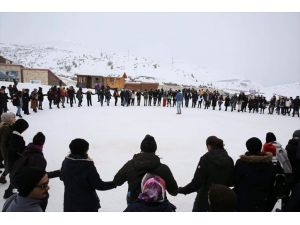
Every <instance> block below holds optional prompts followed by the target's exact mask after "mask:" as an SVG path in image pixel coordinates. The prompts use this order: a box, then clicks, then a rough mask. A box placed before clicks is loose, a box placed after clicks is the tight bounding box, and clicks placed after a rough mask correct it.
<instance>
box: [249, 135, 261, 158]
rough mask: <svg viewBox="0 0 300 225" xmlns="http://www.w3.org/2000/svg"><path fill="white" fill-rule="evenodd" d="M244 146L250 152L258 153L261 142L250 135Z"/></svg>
mask: <svg viewBox="0 0 300 225" xmlns="http://www.w3.org/2000/svg"><path fill="white" fill-rule="evenodd" d="M246 147H247V149H248V151H249V152H250V153H251V154H258V153H260V152H261V147H262V143H261V141H260V140H259V139H258V138H257V137H252V138H250V139H248V140H247V142H246Z"/></svg>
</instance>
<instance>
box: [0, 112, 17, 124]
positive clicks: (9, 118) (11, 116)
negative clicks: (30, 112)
mask: <svg viewBox="0 0 300 225" xmlns="http://www.w3.org/2000/svg"><path fill="white" fill-rule="evenodd" d="M14 118H16V115H15V114H14V113H12V112H6V113H3V114H2V115H1V121H2V122H5V123H9V124H11V123H12V120H13V119H14Z"/></svg>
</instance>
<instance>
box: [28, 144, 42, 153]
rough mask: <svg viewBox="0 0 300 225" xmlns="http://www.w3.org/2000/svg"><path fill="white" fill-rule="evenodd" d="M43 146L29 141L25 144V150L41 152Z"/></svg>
mask: <svg viewBox="0 0 300 225" xmlns="http://www.w3.org/2000/svg"><path fill="white" fill-rule="evenodd" d="M42 151H43V146H42V145H35V144H33V143H30V144H28V145H27V147H26V149H25V152H42Z"/></svg>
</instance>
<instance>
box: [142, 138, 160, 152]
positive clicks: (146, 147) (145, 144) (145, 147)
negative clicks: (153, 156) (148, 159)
mask: <svg viewBox="0 0 300 225" xmlns="http://www.w3.org/2000/svg"><path fill="white" fill-rule="evenodd" d="M156 149H157V145H156V141H155V139H154V137H152V136H151V135H149V134H147V135H146V136H145V138H144V140H143V141H142V143H141V150H142V151H143V152H155V151H156Z"/></svg>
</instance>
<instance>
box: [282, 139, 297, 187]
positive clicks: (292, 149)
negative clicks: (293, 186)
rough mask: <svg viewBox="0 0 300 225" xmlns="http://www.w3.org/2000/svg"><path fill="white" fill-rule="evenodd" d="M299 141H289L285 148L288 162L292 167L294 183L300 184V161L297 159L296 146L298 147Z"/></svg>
mask: <svg viewBox="0 0 300 225" xmlns="http://www.w3.org/2000/svg"><path fill="white" fill-rule="evenodd" d="M298 142H299V139H298V138H293V139H290V140H289V142H288V144H287V146H286V148H285V149H286V151H287V154H288V157H289V160H290V162H291V165H292V170H293V175H294V178H295V183H298V182H300V159H299V158H297V146H298Z"/></svg>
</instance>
